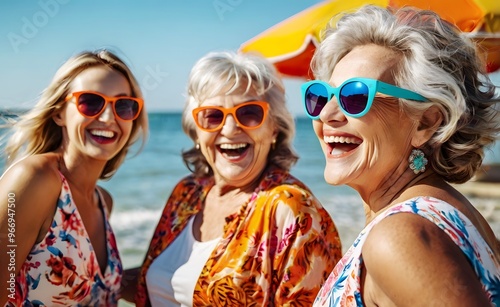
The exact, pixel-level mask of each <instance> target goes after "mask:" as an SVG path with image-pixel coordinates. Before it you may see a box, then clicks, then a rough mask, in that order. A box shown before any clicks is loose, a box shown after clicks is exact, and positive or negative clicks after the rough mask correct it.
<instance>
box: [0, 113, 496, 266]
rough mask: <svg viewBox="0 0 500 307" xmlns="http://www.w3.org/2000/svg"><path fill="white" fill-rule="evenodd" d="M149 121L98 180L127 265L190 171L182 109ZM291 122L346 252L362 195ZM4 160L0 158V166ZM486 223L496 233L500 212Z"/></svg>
mask: <svg viewBox="0 0 500 307" xmlns="http://www.w3.org/2000/svg"><path fill="white" fill-rule="evenodd" d="M149 122H150V136H149V140H148V141H147V143H146V145H145V147H144V148H143V150H142V151H141V152H139V153H138V154H137V155H135V156H130V157H128V158H127V159H126V160H125V162H124V163H123V164H122V166H121V167H120V168H119V169H118V171H117V173H116V174H115V175H114V176H113V177H112V178H111V179H110V180H108V181H100V182H99V184H100V185H101V186H103V187H105V188H106V189H108V191H110V193H111V194H112V195H113V199H114V207H113V213H112V215H111V225H112V227H113V229H114V231H115V234H116V239H117V244H118V247H119V249H120V254H121V257H122V260H123V263H124V266H125V268H129V267H133V266H138V265H140V264H141V263H142V261H143V258H144V255H145V253H146V250H147V248H148V245H149V241H150V239H151V237H152V235H153V231H154V228H155V226H156V224H157V222H158V220H159V218H160V215H161V211H162V209H163V207H164V205H165V202H166V200H167V198H168V197H169V195H170V193H171V191H172V189H173V188H174V186H175V184H176V183H177V182H178V181H179V180H180V179H181V178H182V177H184V176H186V175H187V174H189V171H188V170H187V168H186V167H185V165H184V163H183V161H182V158H181V151H182V150H184V149H188V148H190V147H191V146H192V142H191V140H190V139H189V138H188V137H187V136H186V135H185V134H184V132H183V131H182V128H181V114H180V113H150V114H149ZM295 123H296V136H295V139H294V147H295V149H296V151H297V153H298V155H299V156H300V159H299V161H298V163H297V164H296V165H295V166H294V167H293V168H292V170H291V173H292V174H293V175H294V176H296V177H297V178H299V179H300V180H301V181H302V182H304V183H305V184H306V185H307V186H308V187H309V188H310V189H311V190H312V192H313V193H314V194H315V196H316V197H317V198H318V199H319V200H320V201H321V203H322V204H323V206H324V207H325V208H326V210H327V211H328V212H329V213H330V215H331V216H332V218H333V220H334V222H335V224H336V226H337V229H338V230H339V234H340V237H341V240H342V244H343V248H344V252H345V251H346V249H347V248H348V247H349V246H350V245H351V244H352V242H353V241H354V239H355V238H356V236H357V235H358V233H359V232H360V231H361V230H362V229H363V225H364V220H365V218H364V212H363V207H362V201H361V198H360V197H359V196H358V195H357V193H356V191H354V190H353V189H351V188H349V187H347V186H331V185H328V184H327V183H326V182H325V181H324V177H323V171H324V165H325V160H324V156H323V153H322V152H321V148H320V146H319V143H318V141H317V138H316V135H315V134H314V131H313V129H312V124H311V121H310V120H309V119H308V118H305V117H296V118H295ZM1 130H2V129H0V136H1V138H0V145H3V144H4V142H5V137H6V134H5V131H1ZM486 161H487V162H488V163H499V164H500V142H497V144H496V145H495V146H494V147H493V148H492V149H491V150H489V151H488V152H487V156H486ZM3 164H4V163H3V161H2V160H1V159H0V166H2V169H3ZM489 201H490V202H493V207H492V208H497V209H493V210H500V204H498V203H499V201H498V200H489ZM473 203H474V202H473ZM490 207H491V206H490ZM498 213H499V214H500V211H498ZM489 222H490V223H492V226H494V227H493V228H494V231H495V232H496V233H497V235H499V234H500V217H499V216H498V214H497V215H493V217H492V218H490V219H489Z"/></svg>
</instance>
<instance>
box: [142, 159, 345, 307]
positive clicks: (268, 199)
mask: <svg viewBox="0 0 500 307" xmlns="http://www.w3.org/2000/svg"><path fill="white" fill-rule="evenodd" d="M213 185H214V181H213V178H212V177H205V178H196V177H194V176H188V177H186V178H184V179H183V180H181V181H180V182H179V183H178V184H177V186H176V187H175V188H174V191H173V192H172V194H171V196H170V198H169V199H168V201H167V204H166V205H165V209H164V211H163V213H162V216H161V218H160V221H159V223H158V226H157V228H156V231H155V233H154V236H153V239H152V241H151V244H150V247H149V251H148V254H147V257H146V260H145V262H144V264H143V267H142V271H141V276H140V280H139V288H138V294H137V296H136V306H148V305H150V302H149V299H148V292H147V289H146V281H145V276H146V273H147V270H148V269H149V266H150V265H151V263H152V261H153V260H154V259H155V258H156V257H158V255H160V253H161V252H162V251H163V250H165V248H167V247H168V246H169V245H170V243H172V242H173V241H174V240H175V238H177V236H178V235H179V234H180V233H181V231H182V230H183V229H184V227H186V225H187V224H188V221H189V219H190V217H192V216H193V215H195V214H196V213H198V212H199V211H200V210H201V208H202V206H203V203H204V200H205V197H206V195H207V193H208V191H209V190H210V189H211V187H212V186H213ZM340 257H341V245H340V238H339V235H338V232H337V229H336V228H335V225H334V223H333V221H332V219H331V217H330V215H329V214H328V212H327V211H326V210H325V209H324V208H323V207H322V206H321V204H320V203H319V201H318V200H317V199H316V198H315V197H314V196H313V195H312V194H311V192H310V191H309V190H308V189H307V187H305V185H304V184H303V183H301V182H300V181H299V180H297V179H296V178H294V177H293V176H291V175H290V174H289V173H288V172H286V171H283V170H281V169H278V168H276V167H271V169H268V170H267V171H266V173H265V175H264V179H263V180H262V181H261V182H260V183H259V185H258V187H257V188H256V189H255V191H254V193H253V194H252V196H251V198H250V199H249V200H248V202H247V203H246V204H242V207H241V209H240V211H239V213H236V214H233V215H231V216H228V217H226V224H225V225H224V233H223V235H222V239H221V240H220V241H219V243H218V244H217V246H216V247H215V249H214V250H213V251H212V253H211V255H210V257H209V259H208V261H207V262H206V263H205V265H204V268H203V270H202V272H201V275H200V276H199V278H198V281H197V283H196V286H195V290H194V293H193V306H266V307H268V306H308V307H309V306H311V304H312V302H313V301H314V298H315V297H316V295H317V293H318V291H319V289H320V288H321V285H322V284H323V282H324V281H325V280H326V278H327V277H328V274H330V272H331V270H332V269H333V267H334V265H335V263H336V262H337V261H338V260H339V259H340Z"/></svg>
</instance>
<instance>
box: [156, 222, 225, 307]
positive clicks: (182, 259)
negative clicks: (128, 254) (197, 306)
mask: <svg viewBox="0 0 500 307" xmlns="http://www.w3.org/2000/svg"><path fill="white" fill-rule="evenodd" d="M193 221H194V216H193V217H191V218H190V219H189V221H188V224H187V226H186V227H185V228H184V229H183V230H182V232H181V233H180V234H179V236H178V237H177V238H175V240H174V241H173V242H172V243H171V244H170V245H169V246H168V247H167V248H166V249H165V250H164V251H163V252H162V253H161V254H160V255H159V256H158V257H157V258H156V259H155V260H153V263H151V266H150V267H149V270H148V272H147V273H146V283H147V288H148V293H149V300H150V301H151V305H152V306H165V307H173V306H176V307H178V306H192V305H193V294H194V287H195V285H196V282H197V281H198V278H199V276H200V274H201V270H203V267H204V266H205V264H206V262H207V260H208V257H210V254H211V253H212V251H213V250H214V248H215V246H216V245H217V243H218V242H219V240H220V238H217V239H214V240H210V241H206V242H199V241H197V240H196V239H195V238H194V236H193Z"/></svg>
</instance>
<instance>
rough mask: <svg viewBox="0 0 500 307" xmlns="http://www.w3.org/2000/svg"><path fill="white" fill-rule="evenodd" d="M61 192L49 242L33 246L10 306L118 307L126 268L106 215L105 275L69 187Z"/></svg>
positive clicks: (64, 181)
mask: <svg viewBox="0 0 500 307" xmlns="http://www.w3.org/2000/svg"><path fill="white" fill-rule="evenodd" d="M61 179H62V188H61V193H60V195H59V199H58V201H57V208H56V210H55V215H54V219H53V221H52V224H51V226H50V229H49V231H48V232H47V235H46V236H45V238H44V239H43V240H42V241H41V242H40V243H37V244H35V245H34V246H33V248H32V249H31V251H30V253H29V255H28V257H27V258H26V260H25V262H24V264H23V265H22V267H21V270H20V271H19V273H18V275H17V278H16V293H15V297H9V300H8V301H7V305H6V306H116V305H117V304H118V299H119V290H120V282H121V276H122V271H123V270H122V264H121V260H120V257H119V254H118V249H117V245H116V241H115V236H114V234H113V231H112V229H111V226H110V224H109V219H108V216H107V210H106V208H105V204H104V201H102V197H101V195H99V196H100V200H101V201H100V203H101V206H102V208H101V209H102V211H103V214H104V219H105V226H106V238H107V240H106V241H107V254H108V263H107V266H106V271H105V272H104V274H102V273H101V270H100V268H99V263H98V262H97V259H96V254H95V252H94V250H93V248H92V244H91V243H90V238H89V236H88V234H87V231H86V230H85V227H84V225H83V222H82V219H81V217H80V213H79V212H78V209H77V207H76V206H75V204H74V202H73V199H72V196H71V191H70V189H69V185H68V182H67V181H66V179H65V178H64V176H63V175H62V174H61Z"/></svg>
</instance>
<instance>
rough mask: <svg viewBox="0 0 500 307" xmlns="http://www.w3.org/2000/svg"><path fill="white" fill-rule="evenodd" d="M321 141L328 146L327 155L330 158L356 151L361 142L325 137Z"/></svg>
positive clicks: (342, 137)
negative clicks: (330, 156)
mask: <svg viewBox="0 0 500 307" xmlns="http://www.w3.org/2000/svg"><path fill="white" fill-rule="evenodd" d="M323 141H324V142H325V143H326V144H327V145H328V153H329V154H330V155H332V156H340V155H342V154H344V153H347V152H350V151H352V150H354V149H356V148H357V147H358V146H359V144H361V143H362V141H361V140H360V139H358V138H354V137H345V136H325V137H323Z"/></svg>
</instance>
